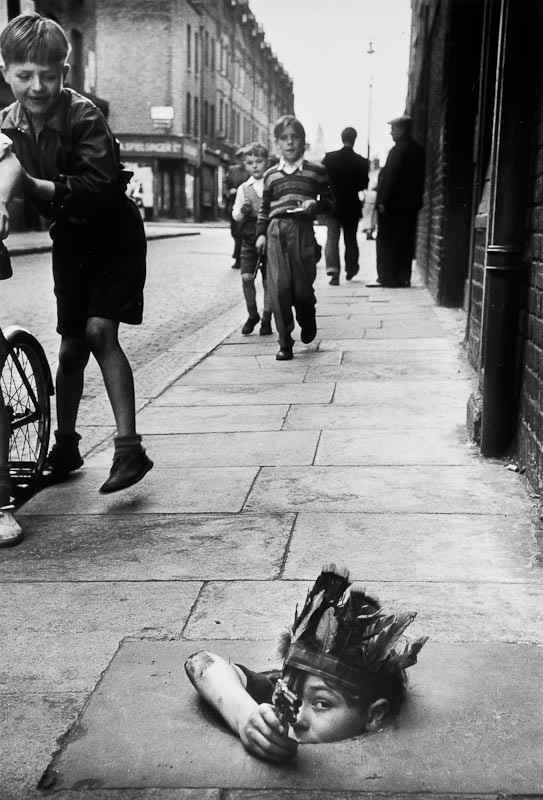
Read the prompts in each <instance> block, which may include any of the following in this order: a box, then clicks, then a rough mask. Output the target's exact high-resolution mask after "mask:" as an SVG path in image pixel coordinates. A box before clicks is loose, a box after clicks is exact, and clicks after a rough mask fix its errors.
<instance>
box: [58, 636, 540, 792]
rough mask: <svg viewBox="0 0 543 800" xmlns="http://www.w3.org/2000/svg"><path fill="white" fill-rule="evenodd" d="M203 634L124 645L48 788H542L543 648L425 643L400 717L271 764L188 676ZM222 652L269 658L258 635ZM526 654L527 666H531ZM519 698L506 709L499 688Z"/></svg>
mask: <svg viewBox="0 0 543 800" xmlns="http://www.w3.org/2000/svg"><path fill="white" fill-rule="evenodd" d="M205 645H206V643H205V642H201V643H198V644H196V643H194V642H193V643H188V644H187V643H186V642H153V643H151V642H139V643H136V642H126V643H124V644H123V646H122V647H121V649H120V650H119V652H118V653H117V655H116V657H115V659H114V661H113V663H112V665H111V667H110V668H109V669H108V671H107V673H106V675H105V676H104V678H103V680H102V682H101V683H100V685H99V686H98V688H97V689H96V691H95V692H94V694H93V696H92V698H91V699H90V702H89V704H88V706H87V708H86V709H85V712H84V714H83V716H82V718H81V720H80V721H79V723H78V724H77V725H76V726H75V727H74V728H73V729H72V731H71V732H70V734H69V736H68V737H67V738H66V740H65V744H64V747H63V750H62V752H61V753H60V754H59V755H58V756H57V757H56V758H55V760H54V761H53V762H52V764H51V766H50V769H49V770H48V774H47V780H48V783H49V785H50V787H51V788H54V789H57V790H58V789H70V788H72V787H84V786H87V787H91V786H92V788H93V789H100V790H104V789H114V788H119V787H123V788H131V787H140V788H141V787H153V788H173V787H190V788H193V789H194V788H200V787H201V788H207V787H209V788H217V787H224V788H228V787H232V788H243V787H246V788H251V789H252V790H253V791H255V790H256V789H258V788H259V787H260V788H262V789H264V788H266V789H270V788H282V787H284V788H285V789H290V790H292V789H311V788H316V789H319V790H320V791H321V792H322V791H323V790H325V789H330V790H335V791H337V790H344V791H346V790H360V789H363V788H364V789H365V788H367V789H368V790H371V792H372V793H373V792H386V793H387V794H388V793H391V792H425V793H434V792H442V793H446V792H452V793H454V792H458V793H462V792H463V793H467V792H481V793H490V792H493V793H496V792H498V791H499V792H503V793H511V794H512V793H515V794H516V793H522V792H524V793H530V792H538V791H539V789H540V787H541V784H540V780H541V749H542V747H543V710H542V709H543V703H542V700H543V689H542V686H543V649H541V648H534V647H520V648H514V647H510V646H508V645H487V646H484V645H473V646H472V647H471V648H470V649H469V650H466V648H465V647H463V646H461V645H460V646H455V645H450V644H449V645H445V644H441V645H438V644H435V643H428V644H427V645H426V647H425V649H424V651H423V652H422V653H421V656H420V662H419V664H418V665H417V666H416V667H414V668H413V669H412V670H410V672H412V673H413V674H412V676H411V686H410V698H409V701H408V702H407V703H406V705H405V707H404V709H403V710H402V712H401V713H400V716H399V718H398V720H397V721H396V724H395V725H389V726H387V727H385V728H384V729H383V730H382V731H380V732H379V733H376V734H373V735H366V736H361V737H356V738H354V739H350V740H347V741H344V742H336V743H332V744H324V745H303V746H301V747H300V748H299V751H298V755H297V757H296V759H295V761H294V762H292V763H289V764H286V765H273V764H268V763H266V762H263V761H260V760H259V759H256V758H253V757H252V756H250V755H249V754H248V753H246V752H245V751H244V749H243V747H242V745H241V743H240V742H239V740H238V739H237V738H236V737H234V736H233V735H232V734H230V733H228V732H227V731H226V730H225V729H224V727H223V726H222V725H220V724H218V723H217V722H216V721H215V719H214V718H213V717H212V716H211V715H210V714H209V713H206V712H205V711H204V709H203V707H202V704H201V703H200V702H199V701H198V699H197V697H196V694H195V692H194V690H193V688H192V686H191V685H190V683H189V681H188V680H187V678H186V677H185V676H184V674H183V669H182V664H183V661H184V659H185V658H186V657H187V656H188V655H189V654H190V652H192V651H193V650H194V649H195V647H196V649H197V648H198V647H201V646H204V647H205ZM217 649H218V650H219V651H220V652H222V653H223V655H225V656H227V657H233V658H235V659H236V660H239V661H241V662H244V663H249V664H251V665H253V666H255V667H257V668H258V667H259V666H261V667H266V666H268V665H269V660H268V658H266V656H264V655H263V649H262V648H261V647H259V646H258V645H255V644H252V643H240V642H238V643H236V644H235V645H234V646H232V645H231V644H229V643H228V642H222V643H220V646H218V648H217ZM528 659H529V661H530V664H531V669H530V671H529V672H527V670H526V663H527V660H528ZM503 694H506V695H507V696H508V697H509V698H510V700H511V702H509V703H508V704H507V707H504V706H503V703H502V701H501V696H502V695H503Z"/></svg>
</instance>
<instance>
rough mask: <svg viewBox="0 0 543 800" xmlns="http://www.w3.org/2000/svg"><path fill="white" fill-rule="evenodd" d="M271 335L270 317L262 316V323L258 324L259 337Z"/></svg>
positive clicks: (267, 315)
mask: <svg viewBox="0 0 543 800" xmlns="http://www.w3.org/2000/svg"><path fill="white" fill-rule="evenodd" d="M272 333H273V331H272V326H271V316H270V315H269V314H262V322H261V323H260V335H261V336H271V335H272Z"/></svg>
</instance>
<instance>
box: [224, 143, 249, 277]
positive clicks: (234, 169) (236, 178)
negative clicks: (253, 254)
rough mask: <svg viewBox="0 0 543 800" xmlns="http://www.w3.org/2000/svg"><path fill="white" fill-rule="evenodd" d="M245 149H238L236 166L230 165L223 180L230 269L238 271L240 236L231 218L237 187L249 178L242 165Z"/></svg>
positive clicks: (234, 221) (235, 223) (236, 225)
mask: <svg viewBox="0 0 543 800" xmlns="http://www.w3.org/2000/svg"><path fill="white" fill-rule="evenodd" d="M244 153H245V148H244V147H240V149H239V150H238V151H237V152H236V159H237V164H232V166H231V167H229V168H228V170H227V172H226V177H225V179H224V186H225V190H226V191H225V194H226V213H227V215H228V219H229V220H230V234H231V236H232V239H233V240H234V252H233V253H232V258H233V259H234V261H233V264H232V269H240V267H241V235H240V229H239V225H238V223H237V222H236V220H235V219H234V217H233V216H232V211H233V208H234V202H235V199H236V192H237V190H238V187H239V186H241V184H242V183H243V182H244V181H246V180H247V178H248V177H249V175H248V173H247V170H246V169H245V164H244Z"/></svg>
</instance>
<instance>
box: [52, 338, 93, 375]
mask: <svg viewBox="0 0 543 800" xmlns="http://www.w3.org/2000/svg"><path fill="white" fill-rule="evenodd" d="M88 360H89V348H88V347H87V345H86V344H85V342H84V341H83V340H81V339H72V338H70V339H63V340H62V342H61V345H60V351H59V354H58V363H59V366H60V368H61V369H62V371H63V372H64V373H65V374H67V375H69V374H71V373H73V372H77V371H79V370H80V369H83V368H84V367H85V365H86V363H87V361H88Z"/></svg>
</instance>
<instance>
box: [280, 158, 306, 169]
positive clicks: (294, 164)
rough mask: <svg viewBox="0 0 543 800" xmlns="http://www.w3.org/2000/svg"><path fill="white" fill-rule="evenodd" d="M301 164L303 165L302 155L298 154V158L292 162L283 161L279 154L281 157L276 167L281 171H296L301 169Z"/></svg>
mask: <svg viewBox="0 0 543 800" xmlns="http://www.w3.org/2000/svg"><path fill="white" fill-rule="evenodd" d="M303 165H304V157H303V156H300V158H298V159H297V160H296V161H292V162H289V161H285V159H284V158H283V156H281V158H280V159H279V164H278V165H277V168H278V169H280V170H281V172H285V171H287V172H296V170H298V169H302V167H303ZM285 167H286V170H285Z"/></svg>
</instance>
